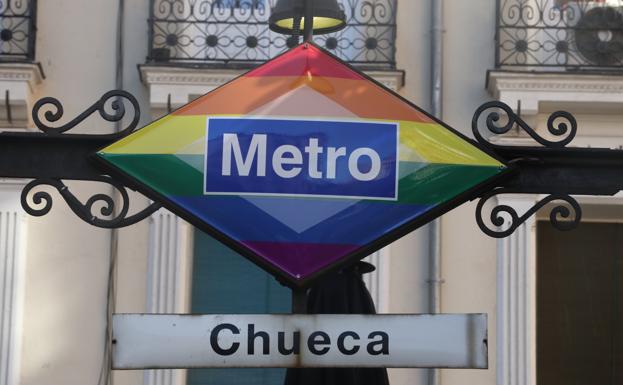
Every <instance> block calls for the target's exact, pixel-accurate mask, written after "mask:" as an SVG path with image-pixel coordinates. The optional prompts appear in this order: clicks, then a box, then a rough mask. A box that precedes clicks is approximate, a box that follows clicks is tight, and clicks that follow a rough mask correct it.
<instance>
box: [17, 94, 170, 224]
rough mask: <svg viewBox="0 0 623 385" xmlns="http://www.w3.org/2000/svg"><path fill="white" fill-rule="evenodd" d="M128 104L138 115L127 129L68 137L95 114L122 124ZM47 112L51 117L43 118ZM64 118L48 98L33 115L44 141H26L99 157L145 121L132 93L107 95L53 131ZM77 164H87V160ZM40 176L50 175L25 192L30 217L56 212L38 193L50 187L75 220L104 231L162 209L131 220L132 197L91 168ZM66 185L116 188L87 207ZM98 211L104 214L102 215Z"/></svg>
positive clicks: (44, 194)
mask: <svg viewBox="0 0 623 385" xmlns="http://www.w3.org/2000/svg"><path fill="white" fill-rule="evenodd" d="M123 100H125V101H126V102H127V103H129V104H130V105H131V106H132V109H133V111H132V112H133V115H132V116H131V119H130V122H129V123H128V125H127V126H126V127H124V128H122V129H121V130H119V131H117V132H115V133H112V134H102V135H75V134H66V132H67V131H69V130H71V129H72V128H74V127H76V126H77V125H78V124H80V123H82V122H83V121H84V120H85V119H87V118H88V117H89V116H91V115H92V114H94V113H95V112H99V114H100V116H101V117H102V118H103V119H105V120H107V121H109V122H121V121H122V120H123V118H124V117H125V115H126V108H125V105H124V102H123ZM108 108H110V110H112V112H109V111H108ZM43 110H47V111H45V112H43V113H42V111H43ZM63 112H64V111H63V105H62V104H61V102H60V101H59V100H58V99H55V98H51V97H46V98H43V99H41V100H39V101H37V102H36V103H35V105H34V107H33V110H32V118H33V122H34V123H35V126H36V127H37V128H38V129H39V130H41V131H42V133H43V135H41V134H39V136H33V137H30V138H26V139H30V140H32V141H33V142H35V143H40V144H43V145H42V146H41V147H45V144H50V143H51V142H50V140H53V141H54V145H56V146H58V147H57V148H56V151H62V150H63V149H64V148H71V145H72V142H76V143H78V145H77V146H76V147H77V148H80V149H84V148H86V150H85V151H86V153H88V152H89V151H95V150H96V149H98V148H99V147H101V146H103V145H106V144H109V143H112V142H113V141H116V140H119V139H121V138H122V137H124V136H125V135H128V134H129V133H131V132H132V131H133V130H134V129H135V128H136V127H137V125H138V123H139V119H140V108H139V104H138V101H137V100H136V98H134V96H132V95H131V94H130V93H128V92H125V91H121V90H114V91H109V92H107V93H105V94H104V95H103V96H102V97H101V98H100V99H99V100H97V101H96V102H95V103H93V104H92V105H91V106H90V107H88V108H87V109H86V110H85V111H83V112H82V113H80V114H79V115H78V116H77V117H75V118H74V119H72V120H71V121H69V122H68V123H66V124H64V125H60V126H52V125H50V123H54V122H57V121H59V120H60V119H61V118H62V116H63ZM41 116H43V118H44V120H42V119H41ZM31 135H32V134H31ZM6 139H7V141H10V140H13V141H16V142H20V140H21V139H23V138H21V137H20V136H16V135H12V136H11V135H7V136H6ZM59 144H60V146H59ZM63 146H64V147H63ZM85 151H83V153H80V154H78V156H82V157H84V156H85V155H84V152H85ZM72 160H73V161H76V162H82V163H87V159H72ZM43 161H45V160H41V162H43ZM76 170H77V171H76ZM39 174H40V175H41V174H49V175H46V176H44V177H36V178H35V179H34V180H32V181H31V182H30V183H28V184H27V185H26V186H25V187H24V189H23V190H22V194H21V204H22V207H23V208H24V210H25V211H26V212H27V213H28V214H30V215H33V216H42V215H45V214H47V213H48V212H49V211H50V209H51V208H52V202H53V199H52V195H51V194H50V193H48V192H47V191H44V190H39V191H35V190H38V189H39V188H41V187H43V186H51V187H53V188H54V189H56V191H57V192H58V193H59V194H60V196H61V197H62V198H63V200H64V201H65V202H66V203H67V205H68V206H69V208H70V209H71V210H72V211H73V212H74V214H76V215H77V216H78V217H79V218H80V219H82V220H83V221H85V222H87V223H89V224H91V225H93V226H97V227H101V228H108V229H110V228H120V227H125V226H129V225H132V224H134V223H137V222H140V221H142V220H143V219H145V218H147V217H148V216H149V215H151V214H153V213H154V212H155V211H157V210H158V209H160V207H162V206H161V204H160V203H152V204H150V205H149V206H147V207H146V208H144V209H143V210H140V211H138V212H136V213H134V214H129V211H130V195H129V193H128V191H127V188H126V186H124V185H123V184H121V183H120V182H119V181H117V180H115V179H114V178H112V177H110V176H107V175H101V174H100V173H99V172H98V171H97V170H96V171H95V172H93V171H90V169H89V168H88V167H82V168H80V167H77V168H76V169H75V170H72V171H69V170H68V171H67V173H65V174H64V175H63V173H62V172H60V171H59V168H58V167H56V168H54V169H53V170H50V171H47V172H46V171H39ZM63 179H80V180H90V181H96V182H103V183H106V184H108V185H110V186H111V187H112V190H111V191H112V192H111V194H110V195H109V194H104V193H98V194H94V195H92V196H91V197H89V198H88V199H87V201H86V202H82V201H81V200H80V199H78V198H77V197H76V196H75V195H74V194H73V193H72V192H71V191H70V189H69V187H68V186H67V185H66V184H65V183H64V182H63ZM31 193H32V195H31ZM100 206H101V207H100ZM98 207H99V212H97V208H98Z"/></svg>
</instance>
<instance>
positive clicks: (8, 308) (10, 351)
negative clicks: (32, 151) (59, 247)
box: [0, 180, 26, 385]
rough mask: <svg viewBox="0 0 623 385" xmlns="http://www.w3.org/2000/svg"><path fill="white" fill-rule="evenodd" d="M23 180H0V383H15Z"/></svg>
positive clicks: (23, 230) (23, 253) (18, 347)
mask: <svg viewBox="0 0 623 385" xmlns="http://www.w3.org/2000/svg"><path fill="white" fill-rule="evenodd" d="M23 187H24V183H20V182H13V181H8V180H0V385H17V384H18V383H19V366H20V356H21V339H22V338H21V337H22V336H21V334H22V333H21V328H22V311H23V310H22V309H23V296H24V269H25V265H26V261H25V257H26V223H25V221H26V218H25V215H24V213H23V211H22V209H21V206H20V202H19V196H20V194H19V192H20V191H21V189H22V188H23Z"/></svg>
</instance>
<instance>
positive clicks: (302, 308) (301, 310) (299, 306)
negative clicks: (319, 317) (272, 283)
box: [292, 288, 307, 314]
mask: <svg viewBox="0 0 623 385" xmlns="http://www.w3.org/2000/svg"><path fill="white" fill-rule="evenodd" d="M306 313H307V289H298V288H297V289H292V314H306Z"/></svg>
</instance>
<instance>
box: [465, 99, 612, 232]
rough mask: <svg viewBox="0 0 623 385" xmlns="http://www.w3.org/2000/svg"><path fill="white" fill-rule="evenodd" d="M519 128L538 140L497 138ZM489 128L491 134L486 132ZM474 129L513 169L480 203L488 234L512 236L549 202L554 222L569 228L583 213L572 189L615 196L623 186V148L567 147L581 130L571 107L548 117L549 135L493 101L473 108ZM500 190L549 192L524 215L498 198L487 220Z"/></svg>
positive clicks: (478, 215) (478, 212) (478, 210)
mask: <svg viewBox="0 0 623 385" xmlns="http://www.w3.org/2000/svg"><path fill="white" fill-rule="evenodd" d="M483 122H484V124H483ZM483 125H484V128H483V127H482V126H483ZM514 128H516V129H517V130H519V131H523V132H524V133H526V134H528V135H529V136H530V137H531V138H532V139H533V140H534V141H535V142H536V143H538V145H536V146H524V145H517V146H512V145H504V144H503V143H504V142H503V141H495V139H493V138H495V137H496V136H500V135H504V134H507V133H509V132H510V131H511V130H512V129H514ZM484 129H486V130H487V131H488V135H483V133H482V132H481V131H484ZM472 132H473V134H474V137H475V138H476V140H477V141H478V142H479V144H480V145H481V146H482V147H484V148H486V149H489V150H490V151H491V152H492V153H494V154H495V155H496V156H498V157H499V158H501V159H504V160H505V161H506V163H507V164H508V165H509V166H510V168H511V171H512V172H511V173H510V176H509V177H508V178H507V179H506V180H503V181H501V182H499V184H498V186H497V188H496V189H493V190H490V191H486V192H484V193H483V194H482V195H481V197H480V201H479V202H478V204H477V207H476V222H477V223H478V226H479V227H480V229H481V230H482V231H483V232H484V233H485V234H487V235H489V236H492V237H495V238H503V237H506V236H509V235H510V234H512V233H513V232H514V231H515V230H516V229H517V228H518V227H519V226H520V225H521V224H522V223H524V222H525V221H526V220H527V219H528V218H530V217H531V216H532V215H534V214H535V213H536V212H537V211H538V210H539V209H542V208H543V207H545V206H546V205H548V204H549V205H548V206H547V207H549V206H551V205H554V206H553V208H552V209H551V212H550V216H549V218H550V222H551V223H552V225H554V227H556V228H557V229H560V230H570V229H572V228H574V227H576V226H577V225H578V224H579V223H580V220H581V218H582V210H581V207H580V205H579V204H578V202H577V200H576V199H574V198H573V197H572V196H571V195H604V196H611V195H613V194H615V193H617V192H618V191H621V190H623V173H621V171H620V170H621V169H623V151H620V150H612V149H607V148H577V147H575V148H574V147H567V146H568V145H569V144H570V143H571V142H572V141H573V139H574V138H575V136H576V134H577V122H576V120H575V118H574V117H573V115H571V114H570V113H569V112H566V111H556V112H554V113H552V114H551V115H550V116H549V118H548V119H547V132H548V133H549V134H550V135H548V137H544V136H542V135H540V134H539V132H537V131H536V130H534V129H533V128H532V127H530V126H529V125H528V124H527V123H526V122H525V121H524V120H523V119H521V117H520V116H519V115H517V114H516V113H515V112H513V110H512V109H511V108H510V107H509V106H508V105H506V104H504V103H502V102H498V101H493V102H488V103H485V104H483V105H482V106H480V107H479V108H478V109H477V110H476V112H475V113H474V117H473V119H472ZM501 194H538V195H545V198H543V199H541V200H540V201H538V202H537V203H536V204H534V206H532V207H531V208H530V209H528V210H527V211H526V212H525V213H523V214H521V215H520V214H518V213H517V211H516V210H515V209H514V208H512V207H510V206H508V205H505V204H499V205H497V206H495V207H493V209H492V210H491V212H490V216H489V218H488V221H485V216H486V215H485V214H484V209H485V204H486V203H487V202H490V201H491V198H493V197H497V196H499V195H501Z"/></svg>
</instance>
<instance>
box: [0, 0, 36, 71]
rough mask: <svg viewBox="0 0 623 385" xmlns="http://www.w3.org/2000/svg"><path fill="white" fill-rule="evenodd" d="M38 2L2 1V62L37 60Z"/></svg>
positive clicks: (0, 1) (0, 57)
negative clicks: (36, 22)
mask: <svg viewBox="0 0 623 385" xmlns="http://www.w3.org/2000/svg"><path fill="white" fill-rule="evenodd" d="M36 11H37V1H36V0H0V62H3V61H4V62H6V61H32V60H34V59H35V32H36V25H35V20H36V17H35V15H36Z"/></svg>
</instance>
